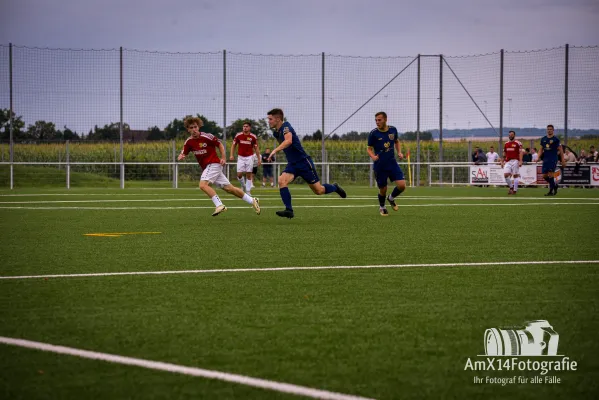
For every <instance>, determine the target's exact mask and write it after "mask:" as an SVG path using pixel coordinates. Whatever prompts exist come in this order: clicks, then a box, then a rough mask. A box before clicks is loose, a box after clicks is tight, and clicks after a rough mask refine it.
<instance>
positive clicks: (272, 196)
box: [0, 191, 599, 204]
mask: <svg viewBox="0 0 599 400" xmlns="http://www.w3.org/2000/svg"><path fill="white" fill-rule="evenodd" d="M43 196H75V197H91V196H111V197H121V196H168V195H165V194H156V193H148V194H135V193H109V194H108V193H105V194H74V193H64V194H32V195H29V194H7V195H0V197H43ZM254 196H255V197H258V198H259V199H280V198H281V196H279V195H278V194H268V195H266V194H262V195H261V194H260V192H256V193H254ZM292 197H293V199H314V200H335V201H341V200H343V201H345V200H365V199H372V198H375V199H376V191H374V192H373V194H372V195H366V194H362V195H360V196H352V195H351V193H350V195H349V196H348V197H347V198H346V199H340V198H339V197H338V196H334V195H332V196H316V195H314V194H309V195H305V194H301V195H297V194H295V195H294V194H292ZM402 199H406V200H504V201H506V200H507V201H511V200H516V201H518V200H543V201H565V200H587V201H599V197H522V196H520V197H518V196H507V195H506V196H502V197H491V196H410V195H402V196H400V197H399V200H400V201H401V200H402ZM190 200H191V201H211V199H209V198H207V197H206V196H205V195H204V194H203V193H198V195H197V196H196V197H187V198H181V197H178V198H168V197H166V198H162V199H151V198H150V199H109V200H89V199H85V200H32V201H1V202H0V204H33V203H69V202H70V203H102V202H129V201H130V202H140V201H141V202H144V201H147V202H164V201H190Z"/></svg>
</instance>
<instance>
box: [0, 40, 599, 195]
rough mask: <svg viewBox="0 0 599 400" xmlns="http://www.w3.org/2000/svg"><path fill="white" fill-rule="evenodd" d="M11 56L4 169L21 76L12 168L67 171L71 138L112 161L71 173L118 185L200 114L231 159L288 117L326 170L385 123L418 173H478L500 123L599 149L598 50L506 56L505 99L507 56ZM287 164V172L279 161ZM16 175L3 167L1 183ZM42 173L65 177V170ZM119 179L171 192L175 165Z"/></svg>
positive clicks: (86, 155)
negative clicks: (470, 167)
mask: <svg viewBox="0 0 599 400" xmlns="http://www.w3.org/2000/svg"><path fill="white" fill-rule="evenodd" d="M10 48H11V47H10V46H7V45H0V111H1V112H2V114H1V115H2V120H0V162H3V163H6V162H8V161H9V159H10V148H9V146H8V144H7V141H8V131H9V119H10V115H9V109H10V98H9V94H10V92H11V86H10V81H11V78H12V93H13V111H14V116H15V119H14V120H13V130H14V140H15V143H16V145H15V147H14V153H13V155H14V161H15V162H57V163H64V162H65V161H66V150H65V141H66V140H69V141H70V150H69V154H70V162H110V163H113V164H111V165H110V166H99V165H89V166H81V165H80V166H77V168H75V167H73V168H74V170H73V172H76V173H79V172H80V173H82V174H86V173H90V174H94V173H97V174H98V175H99V176H105V177H106V178H107V179H116V180H118V179H120V175H119V172H120V169H119V165H117V164H118V163H121V162H124V163H136V162H139V163H143V162H161V163H169V162H174V161H175V158H176V154H177V153H178V151H180V149H181V147H182V143H183V140H184V138H185V137H186V136H187V134H186V132H185V129H184V127H183V118H184V117H185V116H186V115H201V116H202V117H203V118H204V119H205V122H206V123H205V126H204V128H203V130H204V131H207V132H212V133H215V134H217V135H221V136H222V135H223V133H225V134H226V138H227V151H229V148H230V145H231V139H232V137H233V136H234V135H235V134H236V133H237V131H238V130H239V127H240V125H239V122H240V121H242V120H247V119H249V120H252V121H254V125H253V129H254V131H255V132H256V133H258V134H259V136H260V137H261V140H260V147H261V150H264V149H265V148H266V147H270V148H272V147H274V146H276V143H275V142H274V139H273V137H272V135H271V132H270V131H269V128H268V126H267V123H266V120H265V118H266V113H267V111H268V110H270V109H272V108H275V107H277V108H282V109H283V110H284V111H285V115H286V117H287V119H288V121H289V122H290V123H291V124H292V125H293V126H294V128H295V129H296V131H297V132H298V134H299V135H300V136H301V138H302V140H303V144H304V147H305V148H306V150H307V152H308V153H309V154H310V155H311V156H312V157H313V159H314V161H315V162H317V163H320V162H321V161H323V159H324V161H325V162H329V163H361V162H368V161H369V159H368V156H367V153H366V138H367V136H368V133H369V132H370V130H372V129H373V128H374V127H375V123H374V114H375V113H376V112H378V111H385V112H386V113H387V114H388V116H389V120H388V122H389V124H390V125H393V126H395V127H397V128H398V130H399V131H400V133H402V134H404V135H405V136H404V137H403V140H402V145H403V149H404V153H407V150H408V149H409V150H410V153H411V162H415V161H417V160H418V159H419V160H420V161H421V162H423V163H426V162H440V161H444V162H469V161H470V160H471V151H472V148H473V147H474V146H475V145H480V146H481V147H483V148H484V151H485V152H486V151H488V149H489V147H490V146H494V147H495V151H497V152H498V153H499V154H501V148H500V140H499V139H500V136H499V135H500V132H501V126H500V125H501V123H500V121H501V120H502V121H503V138H504V140H505V138H507V131H508V130H509V129H515V130H516V131H517V134H518V137H519V138H520V139H521V140H522V141H523V142H525V143H526V144H527V145H535V143H536V142H535V141H534V140H533V139H536V140H538V139H539V138H540V137H541V136H543V135H544V130H545V127H546V125H547V124H553V125H555V127H556V130H557V134H558V135H559V136H562V137H563V136H565V135H566V133H568V139H569V142H568V144H569V145H570V146H574V147H573V148H574V149H575V150H577V149H579V148H580V149H583V148H584V147H586V148H588V147H589V144H587V143H586V142H585V141H584V140H583V141H581V142H580V143H579V142H576V141H574V142H572V140H573V139H574V138H575V137H578V136H585V135H587V136H588V137H589V138H592V137H593V136H592V135H593V134H597V133H598V129H599V113H598V112H597V110H598V109H599V47H559V48H554V49H548V50H541V51H528V52H509V51H507V52H504V53H503V54H504V63H503V97H501V95H500V92H501V84H502V81H501V79H500V76H501V73H502V64H501V52H494V53H490V54H484V55H476V56H461V57H453V56H446V55H444V56H440V55H421V56H412V57H349V56H339V55H332V54H314V55H261V54H243V53H231V52H216V53H166V52H148V51H138V50H130V49H123V50H120V49H112V50H65V49H45V48H29V47H24V46H12V57H11V56H10ZM567 57H568V58H567ZM566 58H567V60H568V71H566ZM11 65H12V76H11V75H10V70H11V68H10V67H11ZM566 81H567V82H568V85H567V88H566ZM566 99H567V100H568V102H567V106H566ZM501 107H503V115H502V116H501V115H500V110H501ZM121 113H122V119H121ZM501 117H503V118H501ZM121 122H122V125H121ZM566 123H567V125H568V132H566V131H565V127H566V126H565V125H566ZM323 127H324V132H323ZM441 130H442V132H443V143H442V145H441V143H440V140H439V139H440V138H439V136H440V131H441ZM121 131H122V134H123V135H122V138H123V141H124V145H123V157H122V159H121V148H120V142H119V141H120V138H121ZM416 131H419V135H418V136H419V137H420V139H421V141H420V143H416V142H415V137H416V135H415V132H416ZM323 135H324V137H325V141H324V147H323V145H322V137H323ZM430 139H432V140H430ZM172 140H176V142H175V143H174V144H173V142H172ZM531 140H532V142H531ZM589 140H591V139H589ZM469 142H470V143H469ZM572 143H573V144H572ZM597 144H599V143H597ZM418 148H419V149H420V152H419V153H418V152H417V150H418ZM323 157H324V158H323ZM192 161H193V160H192ZM278 161H279V162H285V158H284V154H283V153H280V154H279V157H278ZM192 166H193V167H195V169H196V171H195V172H193V173H184V174H183V178H182V179H181V182H185V181H186V178H185V177H187V176H193V178H194V179H197V178H198V176H199V168H197V165H194V164H193V163H190V165H187V164H186V165H185V166H184V167H183V166H182V167H183V168H184V169H189V168H192ZM7 168H8V166H7V165H6V164H2V165H1V169H0V173H1V174H2V176H4V175H6V173H7V171H8V169H7ZM27 168H37V167H34V166H28V167H27ZM39 168H42V166H40V167H39ZM43 168H46V169H50V168H54V169H56V170H57V171H64V166H61V165H58V166H56V165H55V166H51V165H46V166H45V167H43ZM230 168H231V172H235V171H234V166H231V167H230ZM192 169H193V168H192ZM26 170H27V171H29V172H31V170H30V169H26ZM318 171H319V173H321V174H323V179H324V180H325V181H326V180H329V179H330V180H335V179H347V180H348V181H350V182H358V181H360V182H363V181H364V180H367V179H369V170H368V168H366V169H364V168H362V166H360V165H359V164H356V165H354V166H351V167H350V166H348V164H346V165H331V166H329V167H328V169H327V168H324V167H323V166H322V165H321V164H319V165H318ZM436 171H437V172H436V173H435V176H429V175H428V168H425V167H424V166H421V168H418V167H417V168H416V170H415V172H414V173H413V175H414V178H415V181H416V182H418V183H421V184H424V183H426V182H427V181H428V180H432V181H434V182H437V181H441V180H442V179H443V180H446V179H449V175H446V174H448V173H449V172H448V171H449V169H447V168H441V169H439V168H437V169H436ZM440 172H442V174H441V173H440ZM453 175H454V178H455V175H456V172H454V173H453ZM15 176H16V175H15ZM60 179H62V177H60ZM123 179H124V180H127V181H128V182H134V181H136V180H139V181H143V182H145V184H148V185H149V184H150V183H151V182H152V181H154V182H158V181H160V182H162V183H160V184H166V185H170V184H171V183H172V181H173V179H174V178H173V166H172V165H157V166H155V167H152V168H150V167H149V166H145V165H139V166H135V165H127V168H125V175H124V177H123ZM460 179H461V178H460ZM2 182H5V180H4V179H3V180H2ZM81 182H84V180H82V181H81ZM2 186H4V184H2Z"/></svg>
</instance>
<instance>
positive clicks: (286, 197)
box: [279, 187, 293, 210]
mask: <svg viewBox="0 0 599 400" xmlns="http://www.w3.org/2000/svg"><path fill="white" fill-rule="evenodd" d="M279 193H281V200H283V204H285V208H286V209H288V210H293V208H292V207H291V193H290V192H289V188H286V187H284V188H280V189H279Z"/></svg>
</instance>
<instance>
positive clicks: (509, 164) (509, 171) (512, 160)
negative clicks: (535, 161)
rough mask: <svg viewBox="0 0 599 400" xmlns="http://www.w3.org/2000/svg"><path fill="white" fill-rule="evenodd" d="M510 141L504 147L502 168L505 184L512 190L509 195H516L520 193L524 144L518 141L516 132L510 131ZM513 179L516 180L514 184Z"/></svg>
mask: <svg viewBox="0 0 599 400" xmlns="http://www.w3.org/2000/svg"><path fill="white" fill-rule="evenodd" d="M509 139H510V140H509V142H506V143H505V145H504V146H503V158H502V159H501V167H502V168H503V176H504V177H505V182H506V183H507V185H508V187H509V188H510V190H509V192H508V194H516V192H518V182H519V181H520V179H519V178H520V167H521V166H522V154H523V153H522V143H520V142H519V141H517V140H516V132H514V131H510V133H509ZM511 177H513V178H514V182H513V183H512V181H511V179H510V178H511Z"/></svg>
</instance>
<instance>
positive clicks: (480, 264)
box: [0, 260, 599, 279]
mask: <svg viewBox="0 0 599 400" xmlns="http://www.w3.org/2000/svg"><path fill="white" fill-rule="evenodd" d="M551 264H559V265H562V264H599V260H574V261H573V260H566V261H497V262H471V263H442V264H389V265H328V266H316V267H275V268H233V269H189V270H180V271H134V272H97V273H89V274H54V275H22V276H0V279H44V278H86V277H98V276H123V275H177V274H214V273H236V272H279V271H311V270H327V269H333V270H337V269H339V270H345V269H395V268H435V267H486V266H501V265H551Z"/></svg>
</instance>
